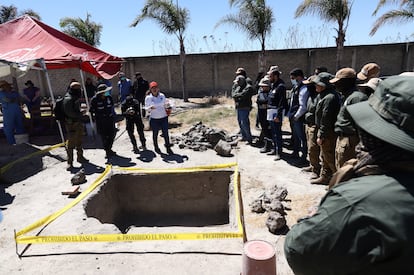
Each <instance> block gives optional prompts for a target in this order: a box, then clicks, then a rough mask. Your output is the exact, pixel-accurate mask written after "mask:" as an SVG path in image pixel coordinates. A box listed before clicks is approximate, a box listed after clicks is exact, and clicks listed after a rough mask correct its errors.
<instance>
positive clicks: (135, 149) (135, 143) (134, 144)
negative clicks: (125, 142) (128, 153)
mask: <svg viewBox="0 0 414 275" xmlns="http://www.w3.org/2000/svg"><path fill="white" fill-rule="evenodd" d="M132 151H134V153H138V152H139V149H138V146H137V142H136V141H135V142H132Z"/></svg>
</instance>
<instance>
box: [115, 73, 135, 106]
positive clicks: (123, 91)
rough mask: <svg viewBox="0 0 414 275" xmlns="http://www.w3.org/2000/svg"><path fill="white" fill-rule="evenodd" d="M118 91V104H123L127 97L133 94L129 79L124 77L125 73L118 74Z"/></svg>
mask: <svg viewBox="0 0 414 275" xmlns="http://www.w3.org/2000/svg"><path fill="white" fill-rule="evenodd" d="M118 76H119V81H118V91H119V102H123V101H124V100H125V99H126V97H127V96H129V95H130V94H131V93H133V89H132V82H131V79H129V78H127V77H126V76H125V73H123V72H119V75H118Z"/></svg>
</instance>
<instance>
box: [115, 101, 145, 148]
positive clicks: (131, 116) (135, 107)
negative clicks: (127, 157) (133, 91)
mask: <svg viewBox="0 0 414 275" xmlns="http://www.w3.org/2000/svg"><path fill="white" fill-rule="evenodd" d="M140 110H141V108H140V104H139V101H138V100H137V99H135V98H134V97H133V96H132V95H129V96H127V97H126V99H125V100H124V101H122V103H121V111H122V115H123V116H124V117H125V119H126V129H127V131H128V136H129V139H130V140H131V143H132V147H133V151H134V152H135V153H138V152H139V149H138V146H137V140H136V139H135V136H134V125H135V126H136V127H137V131H138V135H139V139H140V141H141V145H142V150H147V147H146V146H145V142H146V139H145V135H144V124H143V123H142V118H141V113H140Z"/></svg>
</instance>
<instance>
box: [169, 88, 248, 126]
mask: <svg viewBox="0 0 414 275" xmlns="http://www.w3.org/2000/svg"><path fill="white" fill-rule="evenodd" d="M189 101H190V104H192V107H190V108H188V109H186V110H185V111H181V112H178V113H177V114H174V115H172V116H171V117H170V119H169V122H170V124H173V125H177V126H179V127H176V128H174V129H171V130H172V132H183V131H185V130H186V129H188V128H190V127H191V126H192V125H194V124H196V123H198V122H202V123H203V124H204V125H206V126H208V127H212V128H220V129H223V130H225V131H227V132H228V133H235V132H238V130H239V126H238V123H237V118H236V110H235V108H234V101H233V99H231V98H228V97H224V96H214V97H204V98H192V99H190V100H189ZM183 104H184V105H185V103H183ZM250 120H251V123H252V124H253V123H254V122H255V120H256V109H253V110H252V112H251V113H250ZM253 125H254V124H253Z"/></svg>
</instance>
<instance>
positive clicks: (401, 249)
mask: <svg viewBox="0 0 414 275" xmlns="http://www.w3.org/2000/svg"><path fill="white" fill-rule="evenodd" d="M413 87H414V77H404V76H391V77H389V78H387V79H385V80H384V81H382V82H380V83H379V85H378V87H377V89H376V90H375V92H374V94H373V95H372V96H371V97H370V98H369V99H368V101H364V102H360V103H356V104H352V105H350V106H347V107H346V108H347V110H348V112H349V114H350V115H351V117H352V119H353V121H354V123H355V124H356V126H357V130H358V134H359V136H360V143H359V144H358V146H357V152H358V153H357V157H356V159H354V160H352V161H349V162H348V163H347V164H346V165H345V166H343V167H342V168H341V169H340V170H339V171H338V172H337V173H336V174H335V176H334V178H333V179H332V180H331V183H330V186H331V189H329V191H328V193H327V194H326V195H325V197H324V198H323V199H322V201H321V203H320V205H319V207H318V209H317V211H316V212H315V213H313V215H310V216H309V217H306V218H304V219H302V220H301V221H299V222H298V224H296V225H294V226H293V227H292V228H291V230H290V231H289V233H288V234H287V236H286V240H285V256H286V258H287V261H288V263H289V265H290V267H291V268H292V270H293V272H294V273H295V274H412V273H413V269H412V268H413V265H412V259H414V245H413V244H414V196H413V194H414V184H413V176H414V88H413Z"/></svg>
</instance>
